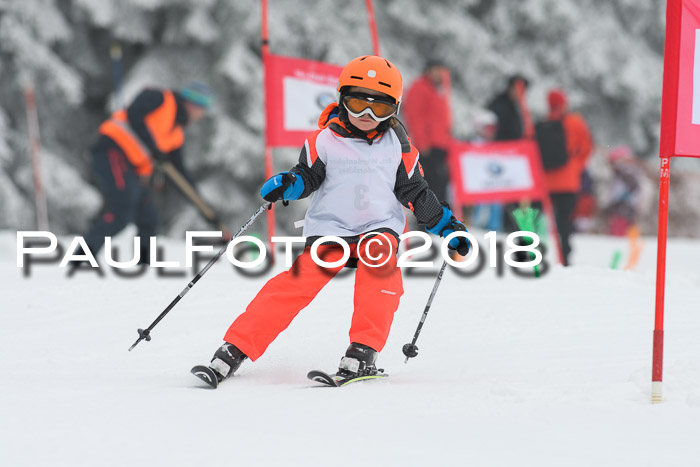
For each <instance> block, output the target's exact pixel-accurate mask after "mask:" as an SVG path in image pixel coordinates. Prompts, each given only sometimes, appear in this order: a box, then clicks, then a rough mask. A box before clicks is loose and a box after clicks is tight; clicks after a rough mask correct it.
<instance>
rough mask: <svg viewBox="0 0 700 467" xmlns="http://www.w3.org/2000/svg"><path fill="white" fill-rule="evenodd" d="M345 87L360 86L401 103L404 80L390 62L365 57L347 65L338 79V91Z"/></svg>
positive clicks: (380, 58) (371, 56) (369, 56)
mask: <svg viewBox="0 0 700 467" xmlns="http://www.w3.org/2000/svg"><path fill="white" fill-rule="evenodd" d="M345 86H360V87H363V88H367V89H371V90H373V91H379V92H383V93H384V94H387V95H389V96H391V97H393V98H394V99H395V100H396V103H397V104H400V103H401V97H402V95H403V80H402V79H401V73H400V72H399V69H398V68H396V66H395V65H394V64H393V63H391V62H390V61H389V60H387V59H385V58H382V57H377V56H376V55H363V56H362V57H357V58H355V59H353V60H350V62H349V63H348V64H347V65H345V68H343V71H341V72H340V78H339V79H338V91H341V89H342V88H343V87H345Z"/></svg>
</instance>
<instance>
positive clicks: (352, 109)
mask: <svg viewBox="0 0 700 467" xmlns="http://www.w3.org/2000/svg"><path fill="white" fill-rule="evenodd" d="M343 106H345V109H346V110H347V111H348V113H349V114H350V115H352V116H353V117H355V118H360V117H362V116H363V115H367V114H369V115H370V116H371V117H372V118H373V119H375V120H376V121H378V122H383V121H384V120H386V119H388V118H390V117H391V116H392V115H394V114H395V113H396V110H397V108H398V106H397V105H396V104H394V103H393V102H389V101H387V100H384V99H382V98H381V97H377V96H370V95H369V94H348V95H346V96H344V97H343Z"/></svg>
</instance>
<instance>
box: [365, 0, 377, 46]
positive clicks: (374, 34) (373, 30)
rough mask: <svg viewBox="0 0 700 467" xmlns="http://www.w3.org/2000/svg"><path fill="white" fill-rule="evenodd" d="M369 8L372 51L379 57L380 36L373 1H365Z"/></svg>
mask: <svg viewBox="0 0 700 467" xmlns="http://www.w3.org/2000/svg"><path fill="white" fill-rule="evenodd" d="M365 5H366V6H367V17H368V19H369V32H370V34H371V35H372V50H373V53H374V55H377V56H379V34H378V33H377V23H376V21H375V20H374V6H373V5H372V0H365Z"/></svg>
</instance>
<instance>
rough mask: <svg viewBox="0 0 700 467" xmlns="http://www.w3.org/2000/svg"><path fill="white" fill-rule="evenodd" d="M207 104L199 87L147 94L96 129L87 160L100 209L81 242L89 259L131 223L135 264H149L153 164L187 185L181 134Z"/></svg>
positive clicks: (153, 211) (209, 98) (154, 221)
mask: <svg viewBox="0 0 700 467" xmlns="http://www.w3.org/2000/svg"><path fill="white" fill-rule="evenodd" d="M212 102H213V94H212V92H211V90H210V89H209V87H208V86H206V85H204V84H202V83H198V82H194V83H191V84H189V85H188V86H186V87H185V88H183V89H181V90H179V91H178V90H170V89H155V88H149V89H145V90H143V91H142V92H141V93H140V94H139V95H138V96H136V98H135V99H134V100H133V102H132V103H131V104H130V105H129V106H128V107H127V108H125V109H120V110H117V111H116V112H114V113H113V114H112V115H111V116H110V118H109V119H107V120H106V121H105V122H104V123H102V125H100V127H99V129H98V132H99V136H98V138H97V141H96V142H95V144H94V145H93V146H92V148H91V149H90V155H91V158H92V170H93V173H94V176H95V178H96V180H97V184H98V187H99V188H100V191H101V193H102V196H103V200H104V205H103V208H102V211H101V212H100V215H99V217H98V219H97V220H96V221H95V222H94V223H93V225H92V227H91V228H90V230H89V231H88V232H87V234H85V236H84V239H85V243H86V245H87V246H88V248H89V249H90V252H91V253H92V255H95V254H96V253H97V252H98V251H99V250H100V249H101V248H102V246H103V245H104V243H105V237H111V236H114V235H116V234H118V233H119V232H121V231H122V230H123V229H124V228H125V227H126V226H127V225H129V224H130V223H132V222H134V223H135V224H136V227H137V228H138V234H137V235H138V237H140V260H139V262H140V263H148V262H149V258H150V237H151V236H154V235H155V233H156V226H157V222H158V213H157V211H156V208H155V206H154V203H153V189H152V187H151V176H152V175H153V167H154V163H156V162H158V161H169V162H171V163H172V164H173V165H174V166H175V168H176V169H177V170H178V171H179V172H180V173H181V174H182V175H184V176H185V177H186V178H187V179H189V176H188V174H187V171H186V170H185V167H184V163H183V157H182V156H183V149H182V148H183V144H184V142H185V131H184V129H185V126H187V125H189V124H191V123H194V122H196V121H198V120H199V119H201V118H202V117H203V116H204V115H205V113H206V111H207V110H208V109H209V108H210V107H211V105H212Z"/></svg>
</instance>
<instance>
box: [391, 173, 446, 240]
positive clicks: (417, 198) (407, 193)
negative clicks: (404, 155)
mask: <svg viewBox="0 0 700 467" xmlns="http://www.w3.org/2000/svg"><path fill="white" fill-rule="evenodd" d="M420 171H421V170H420V163H419V162H417V163H416V168H415V169H414V170H413V174H412V175H411V177H410V178H409V176H408V170H406V166H405V165H404V163H403V161H401V164H399V170H398V171H397V172H396V184H395V185H394V193H395V194H396V198H397V199H398V200H399V202H400V203H401V204H403V205H404V206H406V207H407V208H409V209H410V210H411V211H413V215H414V216H416V219H417V220H418V222H419V223H421V224H425V225H427V226H428V227H433V226H434V225H436V224H437V223H438V222H439V221H440V219H441V218H442V203H440V201H439V200H438V199H437V196H435V193H433V192H432V191H431V190H430V188H429V187H428V182H426V181H425V179H424V178H423V175H421V173H420Z"/></svg>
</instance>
